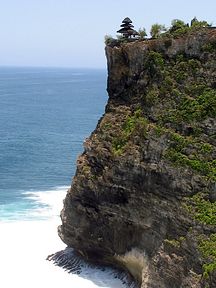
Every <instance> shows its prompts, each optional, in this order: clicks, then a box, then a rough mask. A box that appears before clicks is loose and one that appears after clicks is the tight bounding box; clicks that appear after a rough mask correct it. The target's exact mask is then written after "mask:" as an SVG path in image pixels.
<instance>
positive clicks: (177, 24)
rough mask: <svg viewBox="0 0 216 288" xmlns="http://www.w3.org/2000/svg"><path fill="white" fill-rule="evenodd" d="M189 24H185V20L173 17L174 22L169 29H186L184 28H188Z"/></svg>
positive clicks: (172, 30)
mask: <svg viewBox="0 0 216 288" xmlns="http://www.w3.org/2000/svg"><path fill="white" fill-rule="evenodd" d="M187 27H188V25H187V24H185V22H184V21H182V20H179V19H173V20H172V22H171V28H170V29H169V31H170V32H171V33H172V32H174V31H176V30H178V29H182V28H183V29H184V28H187Z"/></svg>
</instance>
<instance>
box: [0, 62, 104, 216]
mask: <svg viewBox="0 0 216 288" xmlns="http://www.w3.org/2000/svg"><path fill="white" fill-rule="evenodd" d="M106 101H107V94H106V71H105V70H91V69H66V68H65V69H64V68H6V67H4V68H0V135H1V136H0V220H19V219H32V218H34V217H38V218H40V217H41V218H43V217H47V215H46V213H42V212H41V211H47V210H45V209H43V208H48V207H49V202H51V203H52V204H54V202H55V201H54V200H53V199H55V197H58V196H59V195H60V193H64V194H65V191H66V190H67V187H69V186H70V183H71V178H72V176H73V174H74V173H75V167H76V158H77V156H78V154H80V153H81V152H82V150H83V148H82V143H83V141H84V139H85V138H86V137H88V136H89V135H90V133H91V132H92V130H93V129H94V128H95V126H96V123H97V121H98V119H99V118H100V117H101V115H102V114H103V112H104V107H105V104H106ZM61 195H62V194H61ZM52 207H53V206H52ZM59 212H60V211H59Z"/></svg>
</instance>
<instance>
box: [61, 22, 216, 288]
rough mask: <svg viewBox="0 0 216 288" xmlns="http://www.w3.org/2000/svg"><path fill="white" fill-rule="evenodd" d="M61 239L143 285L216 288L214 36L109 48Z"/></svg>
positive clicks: (207, 33) (202, 34)
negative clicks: (100, 110)
mask: <svg viewBox="0 0 216 288" xmlns="http://www.w3.org/2000/svg"><path fill="white" fill-rule="evenodd" d="M106 55H107V60H108V61H107V62H108V89H107V90H108V94H109V100H108V104H107V106H106V112H105V114H104V116H103V117H102V118H101V119H100V121H99V122H98V125H97V127H96V129H95V131H94V132H93V133H92V134H91V136H90V137H89V138H88V139H87V140H86V141H85V143H84V152H83V154H82V155H81V156H79V158H78V161H77V171H76V175H75V177H74V179H73V182H72V186H71V189H70V190H69V191H68V193H67V196H66V199H65V201H64V208H63V210H62V213H61V218H62V225H61V226H60V227H59V235H60V237H61V239H62V240H63V241H64V242H65V243H66V244H67V245H68V246H71V247H74V248H75V249H76V250H77V251H79V252H80V253H81V254H82V255H84V256H85V257H87V258H88V259H90V260H93V261H96V262H99V263H100V262H101V263H111V264H113V265H119V266H123V267H125V268H126V269H127V270H128V271H129V272H130V273H131V274H132V275H133V276H134V277H135V279H136V280H137V281H138V283H139V286H140V287H151V288H153V287H155V288H159V287H161V288H179V287H188V288H189V287H196V288H198V287H212V288H213V287H216V272H215V270H216V204H215V200H216V185H215V179H216V145H215V144H216V121H215V116H216V30H215V29H210V28H205V29H199V31H195V32H191V33H189V34H186V35H183V36H181V37H177V38H176V37H168V36H167V37H163V38H160V39H155V40H154V39H151V40H145V41H134V42H131V43H119V42H118V41H115V42H113V43H111V44H110V45H107V46H106Z"/></svg>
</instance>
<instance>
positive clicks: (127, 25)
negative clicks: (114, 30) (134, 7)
mask: <svg viewBox="0 0 216 288" xmlns="http://www.w3.org/2000/svg"><path fill="white" fill-rule="evenodd" d="M121 27H134V26H133V25H132V24H130V23H123V24H121Z"/></svg>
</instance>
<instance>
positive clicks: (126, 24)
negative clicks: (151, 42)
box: [117, 17, 139, 38]
mask: <svg viewBox="0 0 216 288" xmlns="http://www.w3.org/2000/svg"><path fill="white" fill-rule="evenodd" d="M131 23H132V21H131V19H130V18H128V17H126V18H125V19H124V20H123V21H122V24H121V27H122V28H121V29H120V30H118V31H117V33H121V34H122V35H123V36H124V37H125V38H129V37H131V36H133V37H135V36H136V35H139V33H138V32H137V31H136V30H134V29H133V27H134V26H133V25H132V24H131Z"/></svg>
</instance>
